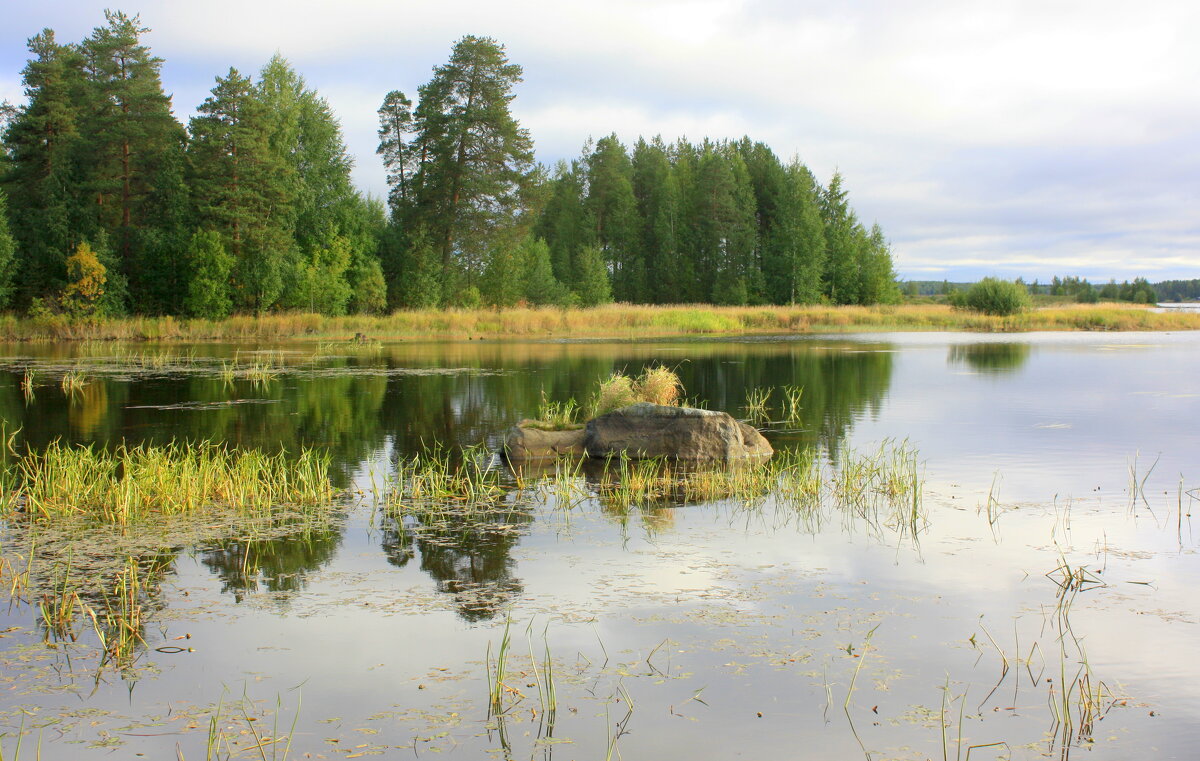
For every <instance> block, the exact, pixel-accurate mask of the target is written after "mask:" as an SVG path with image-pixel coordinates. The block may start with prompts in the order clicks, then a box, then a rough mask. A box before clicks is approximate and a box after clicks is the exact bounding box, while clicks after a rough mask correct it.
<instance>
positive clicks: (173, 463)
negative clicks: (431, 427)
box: [0, 441, 333, 523]
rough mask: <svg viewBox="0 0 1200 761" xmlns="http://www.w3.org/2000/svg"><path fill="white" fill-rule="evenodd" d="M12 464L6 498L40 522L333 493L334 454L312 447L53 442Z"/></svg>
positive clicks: (122, 519) (249, 505)
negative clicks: (293, 451)
mask: <svg viewBox="0 0 1200 761" xmlns="http://www.w3.org/2000/svg"><path fill="white" fill-rule="evenodd" d="M13 470H14V472H15V473H14V478H13V479H11V481H10V483H9V484H7V485H6V486H4V491H3V494H0V501H2V502H3V504H5V505H7V506H8V509H9V510H10V511H12V510H14V509H19V511H20V512H21V513H22V514H24V515H27V516H29V517H31V518H34V519H36V520H55V519H61V518H71V517H85V518H89V519H92V520H97V521H101V522H106V523H128V522H131V521H136V520H139V519H142V518H146V517H149V516H151V515H172V514H183V513H190V512H195V511H198V510H202V509H204V508H205V507H208V506H212V505H220V506H223V507H227V508H230V509H233V510H235V511H241V512H257V513H264V512H269V511H270V510H271V509H272V508H274V507H276V506H280V505H314V504H321V503H328V502H330V501H331V500H332V498H333V488H332V485H331V483H330V480H329V458H328V456H327V455H323V454H318V453H316V452H315V451H313V450H307V449H306V450H303V451H301V452H300V453H299V455H298V456H296V457H295V458H289V457H288V456H287V454H286V453H282V452H281V453H279V454H276V455H269V454H264V453H262V452H258V451H255V450H235V449H232V448H230V447H228V446H225V445H220V444H212V443H207V442H204V443H198V444H182V443H175V442H173V443H171V444H168V445H166V446H160V447H156V446H142V445H139V446H132V447H131V446H128V445H125V444H122V445H120V446H118V447H117V448H116V449H114V450H112V451H108V450H104V449H100V448H96V447H82V446H70V445H67V444H63V443H61V442H58V441H55V442H52V443H51V444H49V445H48V446H47V447H46V448H45V449H43V450H41V451H34V452H30V453H28V454H26V455H25V456H23V457H21V458H20V459H19V460H17V461H16V463H15V465H14V466H13Z"/></svg>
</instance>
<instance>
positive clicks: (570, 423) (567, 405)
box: [534, 389, 579, 431]
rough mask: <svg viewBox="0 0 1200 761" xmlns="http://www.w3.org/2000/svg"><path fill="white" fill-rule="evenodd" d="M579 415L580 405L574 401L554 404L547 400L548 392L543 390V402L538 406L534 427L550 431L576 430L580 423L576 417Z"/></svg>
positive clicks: (569, 400)
mask: <svg viewBox="0 0 1200 761" xmlns="http://www.w3.org/2000/svg"><path fill="white" fill-rule="evenodd" d="M578 414H579V404H578V403H577V402H576V401H575V400H574V399H568V400H567V401H565V402H552V401H550V400H549V399H547V398H546V391H545V390H544V389H543V390H542V400H541V402H540V403H539V404H538V412H537V420H536V421H535V422H534V425H535V426H536V427H538V428H542V429H545V430H550V431H563V430H567V429H569V428H576V427H578V426H579V422H578V421H577V420H576V417H577V416H578Z"/></svg>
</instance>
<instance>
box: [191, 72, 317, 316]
mask: <svg viewBox="0 0 1200 761" xmlns="http://www.w3.org/2000/svg"><path fill="white" fill-rule="evenodd" d="M197 111H198V115H197V116H195V117H193V118H192V121H191V134H192V140H191V142H190V144H189V146H188V149H189V150H188V153H189V158H190V159H191V169H192V172H191V177H192V182H191V184H192V193H193V198H194V199H195V204H196V208H197V213H198V215H199V217H200V219H201V220H203V221H204V222H205V224H207V225H208V226H210V227H211V229H215V230H217V231H218V232H220V234H221V239H222V243H223V245H224V246H225V248H226V250H227V251H228V252H229V253H230V254H231V255H232V256H233V259H234V262H235V264H234V292H233V295H234V307H235V308H241V309H248V310H252V311H255V312H264V311H266V310H267V309H270V308H271V307H272V306H274V305H275V303H276V302H277V301H278V300H279V297H280V295H281V293H282V290H283V287H284V274H285V273H284V266H285V263H286V258H285V255H286V252H288V251H289V250H291V247H292V245H293V238H292V236H291V230H290V229H289V227H288V224H287V222H288V220H287V219H286V217H285V215H284V214H282V213H281V210H283V209H287V208H288V207H289V204H291V203H292V201H293V199H292V198H291V197H290V191H292V190H293V188H294V184H293V180H292V171H291V168H290V167H289V166H288V165H287V164H285V163H284V162H283V161H281V160H280V158H279V157H278V155H277V154H276V153H275V152H274V151H273V150H272V148H271V146H270V142H269V140H270V134H271V133H270V128H269V123H268V120H267V115H266V113H265V109H264V106H263V104H262V102H261V101H260V100H259V99H258V98H257V97H255V94H254V91H253V88H252V86H251V83H250V80H249V79H248V78H247V77H243V76H242V75H241V74H239V73H238V71H237V69H230V70H229V73H228V74H227V75H226V76H224V77H218V78H217V84H216V86H215V87H214V88H213V90H212V95H211V96H210V97H208V98H207V99H206V100H205V101H204V103H203V104H201V106H200V108H199V109H197Z"/></svg>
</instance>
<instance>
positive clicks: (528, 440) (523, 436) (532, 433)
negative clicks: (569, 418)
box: [504, 420, 584, 462]
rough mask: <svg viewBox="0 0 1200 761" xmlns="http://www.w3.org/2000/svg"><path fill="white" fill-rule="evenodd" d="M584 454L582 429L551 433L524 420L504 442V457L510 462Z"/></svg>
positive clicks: (512, 430) (532, 422)
mask: <svg viewBox="0 0 1200 761" xmlns="http://www.w3.org/2000/svg"><path fill="white" fill-rule="evenodd" d="M583 454H584V450H583V428H582V427H579V428H569V429H567V430H564V431H550V430H546V429H544V428H538V427H537V422H536V421H533V420H522V421H521V422H520V424H518V425H515V426H513V427H512V428H511V429H510V430H509V432H508V436H507V437H506V438H505V440H504V455H505V456H506V457H508V459H509V461H517V462H521V461H525V460H541V459H546V458H552V457H558V456H560V455H576V456H582V455H583Z"/></svg>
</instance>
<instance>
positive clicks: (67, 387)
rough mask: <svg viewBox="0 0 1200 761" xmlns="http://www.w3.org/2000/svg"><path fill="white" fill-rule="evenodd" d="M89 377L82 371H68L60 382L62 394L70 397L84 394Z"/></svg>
mask: <svg viewBox="0 0 1200 761" xmlns="http://www.w3.org/2000/svg"><path fill="white" fill-rule="evenodd" d="M87 382H88V381H87V376H86V375H84V373H83V371H82V370H79V369H76V370H68V371H67V372H65V373H63V377H62V380H61V381H59V387H60V388H62V392H63V393H64V394H66V395H67V396H69V397H76V396H79V395H80V394H82V393H83V387H84V386H86V385H87Z"/></svg>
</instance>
